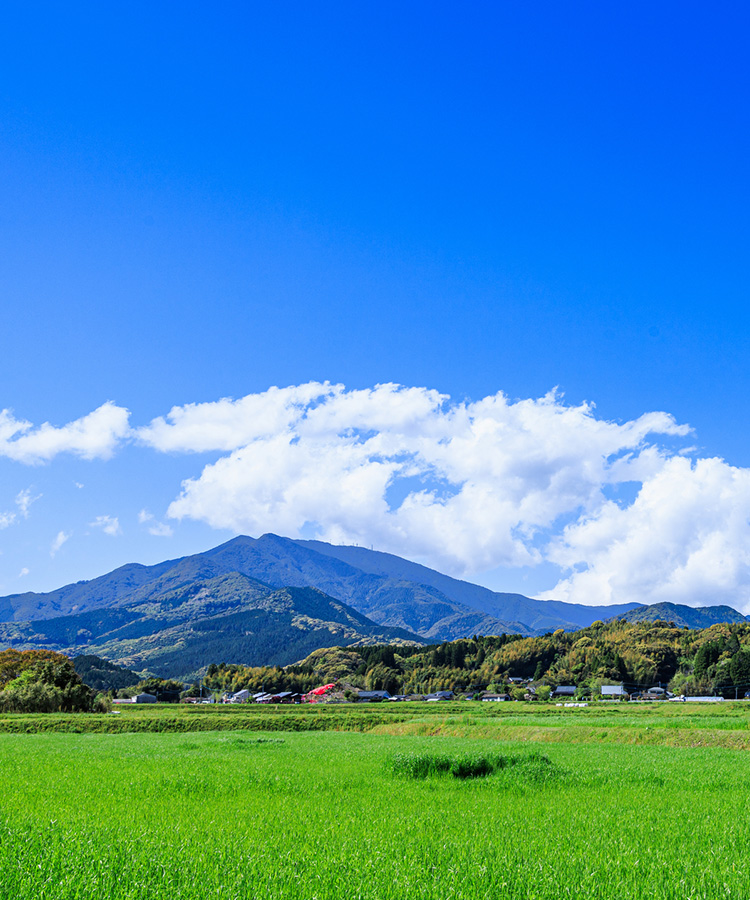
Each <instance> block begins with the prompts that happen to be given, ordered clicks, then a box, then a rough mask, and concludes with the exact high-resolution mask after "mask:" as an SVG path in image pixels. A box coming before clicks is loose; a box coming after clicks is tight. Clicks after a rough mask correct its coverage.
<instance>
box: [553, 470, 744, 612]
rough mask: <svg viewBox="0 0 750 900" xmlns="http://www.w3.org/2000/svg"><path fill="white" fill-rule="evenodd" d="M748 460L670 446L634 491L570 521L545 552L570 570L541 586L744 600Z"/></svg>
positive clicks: (636, 597)
mask: <svg viewBox="0 0 750 900" xmlns="http://www.w3.org/2000/svg"><path fill="white" fill-rule="evenodd" d="M749 516H750V469H740V468H736V467H734V466H730V465H727V463H725V462H724V461H722V460H720V459H699V460H697V461H691V460H689V459H685V458H684V457H682V456H675V457H672V458H671V459H668V460H666V461H665V462H664V464H663V466H662V467H661V468H660V469H659V471H658V472H656V473H654V474H653V475H652V476H651V477H649V478H648V479H646V480H645V481H644V482H643V484H642V487H641V488H640V490H639V492H638V494H637V496H636V498H635V500H634V501H633V502H632V503H631V504H629V505H627V506H625V507H622V506H620V505H618V504H616V503H613V502H607V503H604V504H602V506H601V507H600V508H599V509H598V510H597V511H596V514H595V515H592V516H584V517H582V518H581V519H580V520H578V521H575V522H573V523H571V524H569V525H568V526H567V527H566V528H565V529H564V530H563V532H562V534H561V535H559V536H558V537H556V538H555V539H554V540H553V541H552V543H551V545H550V548H549V552H548V556H549V559H550V560H551V561H553V562H555V563H557V564H558V565H560V566H562V567H565V568H567V569H569V570H571V574H570V575H569V576H568V577H567V578H565V579H563V580H562V581H561V582H560V583H559V584H558V585H557V586H556V587H555V588H554V590H552V591H549V592H547V594H546V595H545V596H554V597H555V598H557V599H560V600H579V599H584V600H585V601H586V602H590V603H595V602H597V603H615V602H617V603H622V602H629V601H635V602H641V603H660V602H664V601H667V602H672V603H688V604H692V605H709V604H710V605H713V604H720V603H727V604H730V605H732V606H735V607H741V608H745V609H747V607H748V606H749V605H750V524H749V523H748V517H749Z"/></svg>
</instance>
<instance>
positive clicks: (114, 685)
mask: <svg viewBox="0 0 750 900" xmlns="http://www.w3.org/2000/svg"><path fill="white" fill-rule="evenodd" d="M73 667H74V668H75V670H76V672H78V674H79V675H80V676H81V681H82V682H83V683H84V684H87V685H88V686H89V687H90V688H93V689H94V690H95V691H102V692H103V691H119V690H120V689H121V688H127V687H132V686H133V685H134V684H138V682H139V681H140V680H141V676H140V675H139V674H138V673H137V672H131V670H130V669H126V668H125V667H124V666H117V665H115V664H114V663H111V662H110V661H109V660H108V659H102V657H101V656H76V657H75V659H74V660H73Z"/></svg>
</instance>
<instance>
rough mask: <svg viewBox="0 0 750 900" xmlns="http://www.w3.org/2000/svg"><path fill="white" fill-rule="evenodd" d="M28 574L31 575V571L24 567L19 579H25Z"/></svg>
mask: <svg viewBox="0 0 750 900" xmlns="http://www.w3.org/2000/svg"><path fill="white" fill-rule="evenodd" d="M28 574H29V569H27V568H26V566H24V567H23V568H22V569H21V571H20V572H19V573H18V577H19V578H23V577H24V575H28Z"/></svg>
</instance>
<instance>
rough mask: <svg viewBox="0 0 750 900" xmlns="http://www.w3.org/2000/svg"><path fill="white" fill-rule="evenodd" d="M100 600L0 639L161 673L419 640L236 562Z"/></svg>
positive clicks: (4, 628)
mask: <svg viewBox="0 0 750 900" xmlns="http://www.w3.org/2000/svg"><path fill="white" fill-rule="evenodd" d="M136 593H140V594H141V595H142V596H140V597H139V598H136V599H131V600H130V601H128V602H125V603H121V604H118V605H117V606H111V607H108V608H105V609H102V610H92V611H88V612H85V613H76V614H74V615H70V616H57V617H55V618H51V619H40V620H35V621H32V622H26V623H6V624H2V625H0V645H2V646H11V647H15V648H17V649H29V648H32V647H33V648H44V649H48V650H59V651H62V652H64V653H68V654H69V655H77V654H81V653H85V654H86V655H88V656H91V655H96V656H102V657H104V658H106V659H110V660H116V661H117V662H118V663H120V664H122V665H125V666H127V667H128V668H130V669H135V670H148V671H149V672H152V673H154V674H156V675H160V676H162V677H165V678H170V677H178V676H182V677H185V676H189V675H191V674H193V673H195V672H197V671H198V670H200V669H202V668H203V667H205V666H207V665H209V664H210V663H212V662H220V661H224V662H227V663H243V664H245V665H249V666H260V665H268V666H274V665H281V666H283V665H288V664H289V663H293V662H296V661H298V660H300V659H302V658H303V657H305V656H307V655H308V654H309V653H311V652H312V651H313V650H316V649H318V648H321V647H335V646H349V645H352V644H382V643H395V644H399V643H401V644H403V643H420V642H421V640H420V638H419V636H418V635H415V634H413V633H411V632H409V631H405V630H403V629H399V628H384V627H382V626H379V625H377V624H376V623H375V622H372V621H370V620H369V619H368V618H367V617H365V616H363V615H362V614H361V613H358V612H357V611H356V610H354V609H352V608H351V607H349V606H347V605H346V604H345V603H341V602H340V601H338V600H335V599H334V598H333V597H329V596H327V595H326V594H324V593H322V592H321V591H318V590H316V589H315V588H296V587H287V588H282V589H281V590H277V589H275V588H273V587H270V586H268V585H264V584H261V583H260V582H258V581H256V580H254V579H251V578H248V577H247V576H244V575H240V574H239V573H237V572H233V573H230V574H226V575H219V576H216V577H213V578H209V579H205V580H198V581H192V582H190V583H188V584H182V585H180V586H179V587H176V588H172V589H168V590H163V591H161V592H160V593H159V595H158V596H154V594H153V593H151V594H150V595H148V596H143V595H144V594H147V593H148V592H147V591H145V590H144V589H141V590H140V591H138V592H136Z"/></svg>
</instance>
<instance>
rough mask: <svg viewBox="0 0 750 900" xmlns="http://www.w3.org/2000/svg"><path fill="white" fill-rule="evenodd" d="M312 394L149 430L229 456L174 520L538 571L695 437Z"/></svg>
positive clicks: (574, 415)
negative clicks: (565, 525) (662, 446)
mask: <svg viewBox="0 0 750 900" xmlns="http://www.w3.org/2000/svg"><path fill="white" fill-rule="evenodd" d="M303 387H304V390H301V389H299V388H294V389H293V388H287V389H284V390H278V389H274V390H273V391H270V392H266V393H264V394H261V395H253V396H252V397H251V398H243V399H242V400H238V401H228V400H221V401H218V403H217V404H200V405H193V406H190V407H187V408H176V409H173V410H172V411H171V412H170V414H169V416H168V419H169V423H170V424H168V423H167V422H166V421H165V420H161V419H160V420H155V422H154V423H152V425H151V426H149V428H148V429H143V430H142V431H141V432H140V438H141V440H144V441H150V442H151V443H152V445H153V446H158V447H159V448H160V449H169V450H173V449H175V448H180V449H182V450H194V449H200V450H207V449H209V448H211V447H212V448H213V449H214V450H225V449H231V452H230V453H228V455H226V456H223V457H222V458H220V459H219V460H217V461H216V462H214V463H211V464H209V465H207V466H205V467H204V469H203V471H202V473H201V474H200V476H198V477H196V478H193V479H188V480H187V481H185V482H184V483H183V486H182V492H181V494H180V496H179V497H178V498H177V499H176V500H175V501H174V502H173V503H172V504H171V506H170V508H169V515H170V516H172V517H175V518H178V519H180V518H184V517H188V518H193V519H199V520H203V521H205V522H208V523H209V524H210V525H212V526H213V527H216V528H223V529H230V530H233V531H236V532H241V531H247V532H249V533H251V534H258V533H261V532H263V531H276V532H278V533H281V534H287V535H291V536H300V535H302V534H303V533H304V534H307V533H310V532H312V533H314V534H316V536H318V537H320V538H322V539H323V540H331V541H334V542H342V543H344V542H346V543H365V544H371V543H372V544H375V545H377V546H378V547H379V548H380V549H383V550H390V551H391V552H395V553H402V554H405V555H407V556H411V557H414V558H420V559H422V560H424V561H426V562H429V563H431V564H433V565H435V566H437V567H438V568H442V569H443V570H448V571H452V572H454V573H456V574H468V573H475V572H479V571H482V570H487V569H490V568H493V567H497V566H500V565H506V566H521V565H530V564H534V563H536V562H539V561H541V560H542V559H543V555H544V554H543V550H544V543H545V535H546V533H547V532H548V531H549V530H550V529H554V528H556V527H557V528H559V527H560V525H559V523H560V521H561V520H566V519H570V518H571V517H575V516H579V515H581V514H589V515H590V514H593V513H594V512H595V511H596V510H597V509H598V508H599V507H600V506H601V505H602V504H603V503H604V502H605V489H606V488H607V487H608V486H610V485H612V484H619V483H621V482H625V481H632V480H635V479H638V478H643V477H646V475H648V474H649V473H652V472H654V471H658V469H659V468H660V467H661V466H662V465H663V464H664V459H665V457H664V454H663V453H662V452H661V451H660V450H659V449H658V448H657V447H656V446H654V445H653V444H651V443H648V441H647V439H648V438H649V436H651V435H654V434H662V435H670V436H676V437H680V436H684V435H686V434H687V433H688V431H689V429H688V428H687V427H686V426H681V425H677V423H676V422H675V421H674V419H673V418H672V417H671V416H669V415H667V414H665V413H649V414H646V415H644V416H641V417H640V418H638V419H635V420H633V421H630V422H625V423H623V424H617V423H613V422H607V421H604V420H601V419H597V418H596V417H595V416H594V414H593V409H592V408H591V407H590V406H588V405H585V404H584V405H581V406H567V405H565V403H564V402H563V400H562V398H561V397H560V396H559V395H557V394H556V393H551V394H549V395H547V396H545V397H542V398H540V399H538V400H522V401H517V402H511V401H509V400H508V398H507V397H505V396H504V395H503V394H497V395H494V396H491V397H487V398H485V399H484V400H481V401H479V402H477V403H451V402H450V401H449V398H448V397H446V396H445V395H441V394H439V393H437V392H436V391H430V390H427V389H424V388H401V387H399V386H398V385H392V384H386V385H379V386H377V387H375V388H373V389H370V390H358V391H345V390H344V389H343V388H342V387H341V386H336V387H330V386H325V385H324V386H321V385H317V384H316V385H306V386H303ZM305 398H307V402H306V403H305ZM258 411H260V413H259V412H258ZM246 417H250V421H245V418H246ZM217 420H220V421H221V422H222V429H220V430H218V431H217V430H213V431H212V427H213V426H215V424H216V422H217ZM202 422H205V423H206V431H204V430H203V429H202V427H201V423H202ZM233 429H234V431H233ZM233 433H234V434H235V435H236V436H235V438H234V439H232V438H231V434H233ZM198 435H200V437H197V436H198ZM210 435H213V437H214V438H215V439H214V442H213V444H212V443H211V440H212V438H210V437H209V436H210ZM191 441H194V443H192V444H191ZM241 441H244V443H240V442H241ZM394 498H395V499H394Z"/></svg>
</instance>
